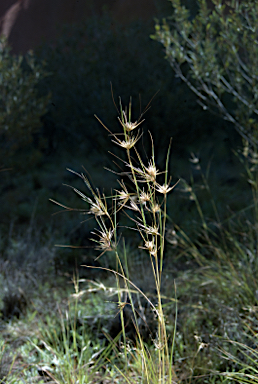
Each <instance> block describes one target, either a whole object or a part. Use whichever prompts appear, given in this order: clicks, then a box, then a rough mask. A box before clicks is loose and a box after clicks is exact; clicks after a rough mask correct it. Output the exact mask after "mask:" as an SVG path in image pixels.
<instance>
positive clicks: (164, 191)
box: [156, 184, 174, 195]
mask: <svg viewBox="0 0 258 384" xmlns="http://www.w3.org/2000/svg"><path fill="white" fill-rule="evenodd" d="M173 188H174V186H172V187H169V186H168V184H163V185H160V184H156V191H157V192H159V193H162V194H163V195H166V194H167V193H169V192H170V191H172V189H173Z"/></svg>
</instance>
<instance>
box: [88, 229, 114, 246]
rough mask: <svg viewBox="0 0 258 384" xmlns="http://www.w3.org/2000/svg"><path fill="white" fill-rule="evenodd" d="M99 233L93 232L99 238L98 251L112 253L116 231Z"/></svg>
mask: <svg viewBox="0 0 258 384" xmlns="http://www.w3.org/2000/svg"><path fill="white" fill-rule="evenodd" d="M98 232H99V233H95V232H92V233H93V234H94V235H97V236H99V240H98V241H97V243H98V246H97V247H96V249H99V250H101V251H111V250H112V237H113V234H114V230H111V229H109V230H107V231H98Z"/></svg>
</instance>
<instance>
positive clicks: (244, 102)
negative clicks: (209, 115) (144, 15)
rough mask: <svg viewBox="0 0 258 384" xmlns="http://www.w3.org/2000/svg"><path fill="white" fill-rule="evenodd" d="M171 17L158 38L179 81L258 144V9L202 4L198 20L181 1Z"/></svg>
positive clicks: (234, 3) (214, 0) (253, 5)
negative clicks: (192, 16)
mask: <svg viewBox="0 0 258 384" xmlns="http://www.w3.org/2000/svg"><path fill="white" fill-rule="evenodd" d="M171 4H172V7H173V14H172V16H170V17H168V18H166V19H164V20H163V22H162V23H161V22H157V24H156V33H155V35H154V36H153V38H154V39H155V40H157V41H159V42H161V43H162V44H163V46H164V47H165V50H166V58H167V60H168V61H169V63H170V65H171V67H172V68H173V70H174V71H175V74H176V76H177V77H179V78H180V79H181V80H183V81H184V82H185V83H186V84H187V86H188V87H189V88H190V89H191V90H192V91H193V92H194V93H195V94H196V96H197V97H198V99H197V100H198V102H199V104H200V105H201V106H202V107H203V108H204V109H210V110H211V111H215V112H219V113H220V115H221V116H222V117H223V118H224V119H225V120H227V121H229V122H231V123H233V124H234V126H235V128H236V130H237V131H238V133H240V135H241V136H242V137H243V138H244V139H245V140H248V141H249V142H251V143H257V141H258V130H257V128H258V119H257V116H258V109H257V99H258V72H257V71H258V70H257V68H258V46H257V21H258V3H257V2H255V3H253V2H250V1H247V0H244V1H241V2H238V1H231V2H227V5H225V4H224V3H223V2H222V1H221V0H212V6H211V5H208V3H207V1H206V0H199V1H198V4H199V10H198V12H197V15H196V16H195V17H194V18H193V19H192V20H191V17H190V16H191V15H190V12H189V11H188V10H187V9H186V8H185V7H184V6H183V5H182V3H181V1H180V0H175V1H173V2H172V1H171Z"/></svg>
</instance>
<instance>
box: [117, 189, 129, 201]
mask: <svg viewBox="0 0 258 384" xmlns="http://www.w3.org/2000/svg"><path fill="white" fill-rule="evenodd" d="M116 192H117V196H116V199H117V200H122V201H128V200H129V198H130V194H129V193H128V192H125V191H116Z"/></svg>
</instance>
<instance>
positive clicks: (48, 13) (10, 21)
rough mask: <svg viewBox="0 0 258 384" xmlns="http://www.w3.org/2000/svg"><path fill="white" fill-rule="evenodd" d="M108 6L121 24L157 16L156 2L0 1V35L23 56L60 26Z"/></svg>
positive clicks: (140, 0) (98, 12) (85, 17)
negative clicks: (5, 37)
mask: <svg viewBox="0 0 258 384" xmlns="http://www.w3.org/2000/svg"><path fill="white" fill-rule="evenodd" d="M103 7H108V9H109V10H110V11H111V14H113V15H114V17H115V18H116V19H118V20H120V21H122V22H123V23H125V22H127V21H131V20H132V19H135V18H139V17H140V18H149V17H153V16H154V15H155V13H156V11H157V10H156V7H155V0H109V1H107V0H16V1H15V0H1V2H0V34H4V35H5V36H7V37H8V40H9V43H10V44H11V46H12V48H13V52H14V53H24V52H26V51H27V50H29V49H33V48H35V47H36V46H37V45H38V44H40V43H41V42H42V41H48V42H53V41H54V40H55V38H56V37H57V35H58V33H59V31H60V28H61V26H62V25H63V24H67V23H68V24H69V23H76V22H79V21H82V20H85V19H87V17H89V16H90V15H92V14H94V13H95V14H100V13H101V12H102V10H103Z"/></svg>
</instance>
